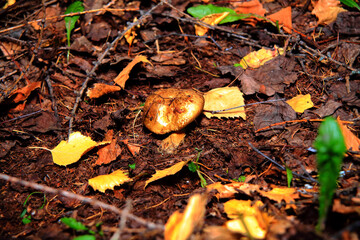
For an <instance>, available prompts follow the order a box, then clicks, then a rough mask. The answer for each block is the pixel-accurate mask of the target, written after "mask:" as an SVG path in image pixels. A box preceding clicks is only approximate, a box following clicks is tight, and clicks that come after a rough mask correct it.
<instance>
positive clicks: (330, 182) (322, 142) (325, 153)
mask: <svg viewBox="0 0 360 240" xmlns="http://www.w3.org/2000/svg"><path fill="white" fill-rule="evenodd" d="M314 146H315V148H316V150H317V153H316V160H317V166H318V174H319V177H318V180H319V183H320V195H319V219H318V224H317V226H316V230H317V231H319V232H320V231H322V230H323V229H324V227H325V221H326V216H327V212H328V209H329V207H330V206H331V203H332V198H333V195H334V192H335V190H336V187H337V179H338V177H339V172H340V168H341V163H342V159H343V157H344V154H345V152H346V146H345V141H344V136H343V135H342V133H341V130H340V127H339V124H338V123H337V122H336V120H335V119H333V118H332V117H327V118H326V119H325V121H324V122H322V123H321V125H320V127H319V133H318V136H317V138H316V140H315V144H314Z"/></svg>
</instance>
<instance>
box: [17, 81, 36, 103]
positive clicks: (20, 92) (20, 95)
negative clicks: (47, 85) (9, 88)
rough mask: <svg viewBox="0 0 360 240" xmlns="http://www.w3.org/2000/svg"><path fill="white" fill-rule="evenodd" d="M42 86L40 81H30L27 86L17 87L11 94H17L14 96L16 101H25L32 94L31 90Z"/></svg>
mask: <svg viewBox="0 0 360 240" xmlns="http://www.w3.org/2000/svg"><path fill="white" fill-rule="evenodd" d="M40 86H41V82H40V81H39V82H32V83H28V85H27V86H25V87H23V88H20V89H17V90H15V91H14V92H12V93H11V95H10V96H15V97H14V98H13V102H14V103H18V102H21V101H25V100H26V99H27V98H28V97H29V96H30V94H31V92H32V91H34V90H35V89H37V88H40Z"/></svg>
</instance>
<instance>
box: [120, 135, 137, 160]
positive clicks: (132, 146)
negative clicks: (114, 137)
mask: <svg viewBox="0 0 360 240" xmlns="http://www.w3.org/2000/svg"><path fill="white" fill-rule="evenodd" d="M121 141H122V142H123V143H124V144H125V145H126V147H127V148H128V149H129V151H130V153H131V155H133V156H135V155H136V154H138V153H139V152H140V147H139V146H138V145H137V144H134V143H129V139H125V140H121Z"/></svg>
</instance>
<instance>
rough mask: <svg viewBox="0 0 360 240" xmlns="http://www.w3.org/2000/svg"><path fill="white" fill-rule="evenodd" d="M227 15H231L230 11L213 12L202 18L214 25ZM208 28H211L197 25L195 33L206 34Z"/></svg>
mask: <svg viewBox="0 0 360 240" xmlns="http://www.w3.org/2000/svg"><path fill="white" fill-rule="evenodd" d="M227 15H229V12H223V13H213V14H210V15H207V16H205V17H203V18H201V19H200V20H201V21H203V22H204V23H207V24H209V25H211V26H214V25H217V24H218V23H220V22H221V21H222V20H223V19H224V18H226V16H227ZM208 30H209V29H208V28H207V27H204V26H200V25H195V34H196V35H198V36H204V35H205V34H206V33H207V32H208Z"/></svg>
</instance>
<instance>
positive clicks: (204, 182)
mask: <svg viewBox="0 0 360 240" xmlns="http://www.w3.org/2000/svg"><path fill="white" fill-rule="evenodd" d="M197 174H198V176H199V178H200V184H201V187H203V188H204V187H206V185H207V182H206V180H205V178H204V177H203V175H202V174H201V173H200V171H197Z"/></svg>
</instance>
